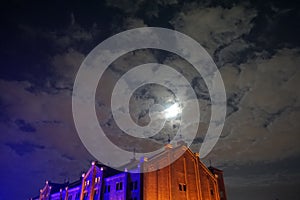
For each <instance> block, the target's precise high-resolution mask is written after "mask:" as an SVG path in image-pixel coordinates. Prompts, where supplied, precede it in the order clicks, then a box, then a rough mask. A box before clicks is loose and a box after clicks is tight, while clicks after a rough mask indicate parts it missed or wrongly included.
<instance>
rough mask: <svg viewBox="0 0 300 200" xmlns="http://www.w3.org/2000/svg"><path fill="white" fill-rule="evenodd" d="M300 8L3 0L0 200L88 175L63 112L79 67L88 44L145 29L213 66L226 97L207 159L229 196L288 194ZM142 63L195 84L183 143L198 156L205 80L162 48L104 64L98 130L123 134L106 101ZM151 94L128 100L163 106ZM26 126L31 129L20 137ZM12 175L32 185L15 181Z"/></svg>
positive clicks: (164, 0) (177, 0) (176, 1)
mask: <svg viewBox="0 0 300 200" xmlns="http://www.w3.org/2000/svg"><path fill="white" fill-rule="evenodd" d="M299 13H300V12H299V3H298V2H287V1H279V0H278V1H269V0H267V1H257V0H250V1H240V0H226V1H215V0H200V1H192V0H188V1H185V0H169V1H168V0H155V1H144V0H138V1H128V0H114V1H98V0H93V1H90V2H89V3H86V2H80V1H75V2H74V1H72V2H71V1H63V2H62V1H43V2H35V1H26V2H23V1H10V2H5V3H3V6H1V12H0V16H1V18H0V20H1V27H2V31H1V33H0V43H1V47H0V59H1V67H0V79H1V80H0V91H1V94H0V128H1V138H0V139H1V140H0V141H1V143H2V145H1V144H0V154H1V158H3V159H2V161H3V162H2V163H1V165H0V170H1V171H7V172H9V173H7V174H6V173H5V174H4V175H3V178H2V179H1V181H2V182H0V185H3V191H11V188H14V189H13V190H14V191H15V192H13V194H10V193H8V192H2V191H1V192H0V199H8V198H7V197H8V196H9V198H10V199H25V198H28V197H30V195H31V196H34V195H36V194H37V193H38V189H39V188H40V187H42V186H43V184H44V181H45V180H46V179H52V180H54V181H63V180H64V179H65V178H66V177H69V178H70V179H72V180H75V179H78V177H79V176H80V172H81V171H82V170H86V168H87V166H89V164H90V163H89V161H90V160H93V158H91V156H90V155H89V154H88V153H87V151H86V150H85V149H84V147H83V146H82V144H81V142H80V139H79V138H78V136H77V134H76V130H75V127H74V123H73V119H72V111H71V91H72V87H73V82H74V78H75V75H76V72H77V70H78V68H79V66H80V64H81V62H82V60H83V59H84V58H85V56H86V55H87V54H88V53H89V52H90V50H92V49H93V48H94V47H95V46H96V45H97V44H99V43H100V42H101V41H103V40H104V39H105V38H107V37H109V36H111V35H113V34H115V33H118V32H120V31H122V30H126V29H129V28H135V27H143V26H161V27H165V28H171V29H175V30H178V31H180V32H183V33H185V34H187V35H189V36H191V37H192V38H194V39H195V40H197V41H198V42H199V43H200V44H202V45H203V46H204V47H205V49H206V50H207V51H208V52H209V54H210V55H211V56H212V57H213V59H214V61H215V62H216V64H217V66H218V67H219V69H220V72H221V74H222V77H223V80H224V84H225V87H226V92H227V98H228V102H227V103H228V106H227V119H226V123H225V128H224V131H223V133H222V137H221V139H220V140H219V142H218V144H217V145H216V146H215V148H214V150H213V151H212V152H211V154H210V155H209V156H208V157H207V158H206V159H207V160H208V159H211V160H212V161H213V165H217V166H219V167H220V168H222V169H224V171H225V181H226V184H227V188H228V194H229V198H230V199H247V198H248V199H250V198H252V199H253V198H255V199H295V198H297V197H298V196H299V192H298V190H297V186H299V181H298V180H299V178H300V177H299V168H300V166H299V153H300V152H299V141H300V139H299V134H298V132H299V129H300V127H299V123H298V122H299V118H300V112H299V107H300V104H299V102H300V101H299V98H300V94H299V92H298V91H300V90H299V85H300V82H299V80H300V79H299V77H300V72H299V67H298V65H299V62H300V61H299V52H300V50H299V46H300V41H299V35H300V30H299V26H298V23H299V18H300V16H299ZM148 62H159V63H163V64H168V65H169V64H170V65H171V66H173V67H174V68H175V69H176V70H178V71H179V72H180V73H182V74H184V75H185V76H186V78H187V79H188V80H189V81H190V82H191V85H192V87H193V88H194V89H195V91H196V94H197V97H198V98H199V103H200V107H201V124H200V127H199V130H198V134H197V138H196V139H195V140H194V143H193V146H192V148H193V149H195V150H196V151H197V150H198V149H199V147H200V145H201V143H203V138H204V136H205V133H206V131H207V126H208V121H209V119H210V102H209V99H210V98H209V94H208V91H207V87H206V84H205V83H204V81H203V79H202V77H201V75H199V74H196V73H195V70H192V67H191V66H189V65H188V64H187V63H186V62H184V61H183V60H182V59H181V60H180V59H179V58H177V57H176V56H174V55H169V54H166V53H165V52H162V51H153V50H141V51H136V52H132V53H128V55H126V56H123V57H121V58H119V59H117V60H116V61H115V62H114V63H113V64H112V66H111V67H110V69H109V70H107V71H108V72H107V74H106V76H105V77H103V83H105V84H104V87H102V88H101V89H102V90H103V91H100V92H99V94H97V95H96V100H97V102H99V104H98V105H97V112H99V113H101V115H100V114H99V115H98V120H99V123H100V125H103V126H104V128H106V130H109V135H110V136H111V138H112V139H114V140H116V141H120V137H121V136H123V135H122V134H123V133H121V132H120V131H119V132H118V131H116V129H115V126H116V124H115V123H114V121H113V119H112V115H111V111H110V109H108V105H110V101H109V100H108V99H107V98H106V97H107V96H109V94H110V92H111V89H112V86H113V84H115V82H116V80H117V79H118V78H119V77H120V76H121V75H122V74H124V73H125V72H126V71H128V70H129V69H130V67H132V66H137V65H139V64H143V63H148ZM99 85H100V86H101V84H99ZM157 91H158V90H156V89H154V88H152V89H151V87H148V88H147V87H146V89H145V88H144V90H142V89H141V90H140V91H137V93H136V98H137V102H136V103H137V104H140V105H144V106H146V107H147V106H149V105H148V104H153V102H155V103H160V102H162V101H163V100H164V99H162V98H159V97H157V96H159V95H161V94H162V93H160V92H162V91H161V90H160V92H157ZM166 93H168V91H166ZM168 94H169V93H168ZM99 97H105V99H101V98H99ZM143 100H145V101H147V100H148V102H146V103H145V102H142V101H143ZM150 101H151V102H150ZM138 107H140V106H138ZM133 109H134V108H133ZM135 111H136V112H137V113H138V112H140V115H138V116H139V118H140V119H145V120H146V119H147V116H148V115H147V114H148V111H149V109H148V108H145V109H139V110H135ZM177 128H178V126H176V127H173V126H171V125H170V127H169V129H165V130H164V131H165V132H164V133H163V134H159V135H157V136H156V137H155V138H152V140H151V141H152V142H153V143H155V145H157V146H155V147H158V146H159V145H158V143H156V142H159V143H166V142H167V141H168V139H170V138H172V134H171V135H170V134H169V133H170V131H175V130H176V129H177ZM24 132H26V133H30V134H21V133H24ZM124 138H125V137H124ZM139 142H140V141H138V142H134V141H132V140H131V141H128V144H127V147H124V149H126V148H127V149H130V148H131V147H132V146H134V147H136V149H137V151H141V152H142V149H143V146H146V145H145V143H142V142H141V143H140V144H139ZM40 144H43V145H40ZM149 146H150V145H149ZM46 147H47V148H46ZM48 147H49V148H48ZM207 160H205V161H207ZM19 163H24V166H25V167H24V168H25V169H27V170H26V171H25V172H24V168H18V167H16V168H14V167H11V166H18V165H19ZM41 169H43V170H41ZM11 174H12V175H11ZM12 176H13V177H18V178H21V180H22V181H20V182H22V183H24V182H25V183H26V182H31V183H32V184H30V185H26V186H23V185H22V186H21V185H18V186H16V183H15V178H13V179H12ZM32 176H34V177H36V179H35V180H34V181H32ZM19 188H21V189H22V191H21V189H19ZM23 188H24V189H23ZM253 195H255V196H253ZM295 196H296V197H295Z"/></svg>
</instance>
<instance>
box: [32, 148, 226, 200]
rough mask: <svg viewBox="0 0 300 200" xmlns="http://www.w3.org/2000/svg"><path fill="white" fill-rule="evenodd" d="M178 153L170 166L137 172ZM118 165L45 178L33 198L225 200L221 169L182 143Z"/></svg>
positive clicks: (99, 165) (34, 199)
mask: <svg viewBox="0 0 300 200" xmlns="http://www.w3.org/2000/svg"><path fill="white" fill-rule="evenodd" d="M180 152H183V154H182V156H181V157H180V158H179V159H178V160H176V161H175V162H174V163H172V164H171V165H169V166H167V167H165V168H162V169H158V170H157V171H154V172H147V173H140V172H141V169H142V168H143V169H145V168H149V167H150V168H151V167H153V165H158V164H159V163H161V162H162V161H163V162H165V161H167V159H168V158H170V156H171V155H175V154H177V153H180ZM180 155H181V154H180ZM121 168H123V169H124V172H120V171H117V170H114V169H111V168H108V167H106V166H104V165H101V164H99V163H97V162H93V163H92V165H91V167H90V169H89V170H88V171H87V172H86V173H84V174H82V177H81V178H80V180H78V181H75V182H73V183H63V184H55V183H52V182H49V181H46V184H45V186H44V187H43V189H41V190H40V195H39V196H38V197H35V198H32V200H155V199H157V200H158V199H159V200H160V199H161V200H164V199H176V200H177V199H178V200H181V199H186V200H192V199H203V200H204V199H205V200H207V199H209V200H226V193H225V186H224V180H223V172H222V171H221V170H219V169H216V168H213V167H209V168H207V167H206V166H204V164H203V163H202V162H201V161H200V159H199V155H198V154H197V153H193V152H192V151H191V150H190V149H188V148H187V147H186V146H185V145H179V146H177V147H175V148H173V147H172V146H171V145H167V146H166V149H165V151H164V152H162V153H160V154H158V155H156V156H153V157H151V158H149V159H148V158H144V157H143V158H141V159H140V161H139V160H136V159H132V160H131V161H130V162H129V163H128V164H126V165H124V166H122V167H121Z"/></svg>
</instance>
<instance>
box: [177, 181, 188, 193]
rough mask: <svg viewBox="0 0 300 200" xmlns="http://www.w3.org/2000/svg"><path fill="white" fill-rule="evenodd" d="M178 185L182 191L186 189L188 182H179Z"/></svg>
mask: <svg viewBox="0 0 300 200" xmlns="http://www.w3.org/2000/svg"><path fill="white" fill-rule="evenodd" d="M178 186H179V190H180V191H184V192H185V191H186V184H184V183H179V185H178Z"/></svg>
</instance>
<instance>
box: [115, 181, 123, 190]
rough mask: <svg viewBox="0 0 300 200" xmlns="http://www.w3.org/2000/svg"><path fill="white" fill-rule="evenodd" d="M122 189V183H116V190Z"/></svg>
mask: <svg viewBox="0 0 300 200" xmlns="http://www.w3.org/2000/svg"><path fill="white" fill-rule="evenodd" d="M122 189H123V182H117V183H116V190H122Z"/></svg>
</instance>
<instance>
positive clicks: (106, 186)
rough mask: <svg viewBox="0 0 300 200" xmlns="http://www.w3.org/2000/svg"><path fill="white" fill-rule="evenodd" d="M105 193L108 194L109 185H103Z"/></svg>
mask: <svg viewBox="0 0 300 200" xmlns="http://www.w3.org/2000/svg"><path fill="white" fill-rule="evenodd" d="M104 192H105V193H109V192H110V185H105V190H104Z"/></svg>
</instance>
